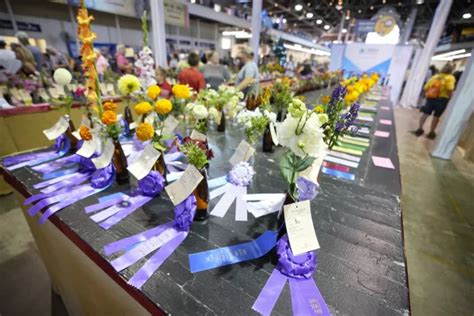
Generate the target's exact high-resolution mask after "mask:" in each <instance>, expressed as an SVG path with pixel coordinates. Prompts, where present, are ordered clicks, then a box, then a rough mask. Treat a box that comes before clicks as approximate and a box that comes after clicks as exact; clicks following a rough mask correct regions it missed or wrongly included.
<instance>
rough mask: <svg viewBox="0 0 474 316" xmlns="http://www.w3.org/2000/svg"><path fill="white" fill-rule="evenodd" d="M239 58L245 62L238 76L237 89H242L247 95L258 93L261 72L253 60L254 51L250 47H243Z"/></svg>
mask: <svg viewBox="0 0 474 316" xmlns="http://www.w3.org/2000/svg"><path fill="white" fill-rule="evenodd" d="M238 58H239V59H240V60H241V63H242V64H243V67H242V69H240V71H239V73H238V74H237V78H236V85H237V86H236V87H237V90H240V91H242V92H243V93H244V95H245V96H246V97H247V96H249V95H257V93H258V83H259V79H260V74H259V72H258V66H257V64H256V63H255V62H254V61H253V53H252V51H251V50H250V48H246V49H243V50H242V51H241V52H240V53H239V55H238Z"/></svg>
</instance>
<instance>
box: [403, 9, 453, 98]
mask: <svg viewBox="0 0 474 316" xmlns="http://www.w3.org/2000/svg"><path fill="white" fill-rule="evenodd" d="M452 3H453V0H441V1H440V3H439V4H438V7H437V8H436V12H435V15H434V18H433V22H432V23H431V27H430V32H429V34H428V39H427V40H426V43H425V47H424V48H423V51H422V52H421V55H420V57H419V58H418V62H417V63H413V65H412V68H411V71H410V77H409V80H408V81H407V84H406V85H405V87H407V88H408V89H407V88H405V91H403V96H402V98H401V100H400V105H401V106H403V107H410V106H416V104H417V102H418V97H419V96H420V92H421V88H422V87H423V82H424V79H425V76H426V72H427V71H428V67H429V65H430V61H431V56H433V53H434V50H435V48H436V46H437V45H438V41H439V38H440V37H441V34H442V32H443V29H444V26H445V23H446V19H447V17H448V14H449V11H450V9H451V4H452Z"/></svg>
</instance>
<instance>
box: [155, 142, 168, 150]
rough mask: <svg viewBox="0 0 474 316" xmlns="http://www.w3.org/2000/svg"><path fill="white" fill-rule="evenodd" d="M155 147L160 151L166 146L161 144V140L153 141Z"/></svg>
mask: <svg viewBox="0 0 474 316" xmlns="http://www.w3.org/2000/svg"><path fill="white" fill-rule="evenodd" d="M153 147H154V148H155V149H156V150H159V151H164V150H165V149H166V148H165V147H164V146H163V145H161V144H160V143H159V142H156V143H153Z"/></svg>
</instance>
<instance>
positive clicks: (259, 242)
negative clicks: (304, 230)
mask: <svg viewBox="0 0 474 316" xmlns="http://www.w3.org/2000/svg"><path fill="white" fill-rule="evenodd" d="M277 236H278V233H277V232H274V231H270V230H267V231H265V232H264V233H263V234H262V235H260V236H259V237H258V238H257V239H255V240H252V241H249V242H246V243H243V244H238V245H234V246H229V247H224V248H217V249H213V250H208V251H203V252H197V253H193V254H190V255H189V266H190V269H191V272H193V273H194V272H200V271H205V270H210V269H214V268H218V267H222V266H226V265H230V264H234V263H239V262H243V261H248V260H252V259H256V258H259V257H262V256H263V255H265V254H267V253H268V252H269V251H270V250H271V249H272V248H273V247H274V246H275V244H276V241H277Z"/></svg>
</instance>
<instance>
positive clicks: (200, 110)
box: [184, 100, 219, 134]
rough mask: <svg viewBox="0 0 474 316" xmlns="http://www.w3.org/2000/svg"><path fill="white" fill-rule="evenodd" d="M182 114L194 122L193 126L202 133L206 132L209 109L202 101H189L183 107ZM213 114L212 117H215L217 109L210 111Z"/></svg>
mask: <svg viewBox="0 0 474 316" xmlns="http://www.w3.org/2000/svg"><path fill="white" fill-rule="evenodd" d="M184 114H185V115H186V118H187V119H188V120H189V121H191V123H194V128H195V129H196V130H197V131H198V132H200V133H203V134H206V133H207V119H208V117H209V111H208V109H207V107H206V106H205V105H204V103H203V102H202V101H197V100H196V102H191V103H188V104H187V105H186V107H185V108H184ZM211 114H212V115H214V117H213V119H216V118H217V116H218V115H219V113H218V112H217V110H215V109H214V110H213V111H211Z"/></svg>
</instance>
